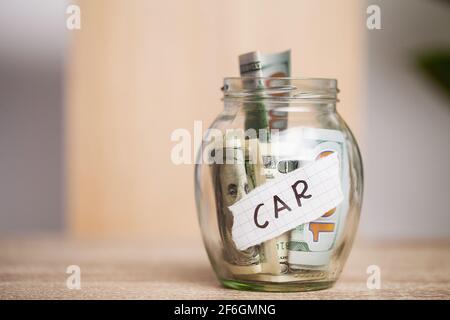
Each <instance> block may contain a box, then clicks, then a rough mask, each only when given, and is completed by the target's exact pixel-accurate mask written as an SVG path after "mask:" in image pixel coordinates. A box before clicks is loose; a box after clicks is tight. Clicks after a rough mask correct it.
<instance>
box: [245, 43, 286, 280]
mask: <svg viewBox="0 0 450 320" xmlns="http://www.w3.org/2000/svg"><path fill="white" fill-rule="evenodd" d="M239 69H240V73H241V76H242V77H246V78H245V79H244V80H243V81H244V82H243V85H244V88H245V89H247V90H252V89H258V88H264V87H267V86H270V84H269V83H264V82H263V81H264V80H263V79H258V77H288V76H290V50H288V51H285V52H280V53H274V54H263V53H260V52H259V51H254V52H249V53H246V54H242V55H240V56H239ZM244 109H245V111H246V119H245V128H246V130H247V129H255V130H260V129H265V130H267V129H271V128H276V129H285V128H286V127H287V120H286V115H285V113H279V114H275V113H274V112H275V111H274V110H270V111H269V117H268V113H267V108H266V106H265V103H264V101H263V100H262V99H261V101H260V102H258V101H257V100H256V101H255V102H251V103H245V104H244ZM269 119H270V122H269ZM277 121H278V122H277ZM258 136H259V135H258ZM266 137H267V139H261V138H262V137H261V136H259V140H260V141H261V143H270V135H268V136H266ZM259 149H260V145H259V146H258V151H257V152H258V154H259V156H258V161H260V162H262V163H263V166H262V167H261V165H259V166H258V169H257V170H259V171H258V173H259V172H260V170H261V169H262V171H263V175H261V174H260V173H259V174H258V179H257V178H256V176H255V172H256V170H255V168H256V166H255V165H250V164H249V161H248V154H247V157H246V169H247V180H248V181H249V182H250V183H249V186H250V187H251V189H253V188H256V187H257V186H259V185H261V184H263V183H265V181H266V179H273V178H275V177H277V176H278V175H279V172H278V171H277V169H276V163H273V162H272V160H273V161H275V160H276V159H275V157H274V156H272V155H264V156H263V157H262V156H261V153H260V152H259ZM274 166H275V167H274ZM261 177H265V179H262V178H261ZM257 180H259V181H257ZM288 241H289V235H288V233H285V234H282V235H280V236H278V237H276V238H274V239H271V240H268V241H266V242H264V243H263V244H261V250H260V254H261V264H262V272H263V273H270V274H283V273H286V272H287V271H288V264H287V253H288V252H287V244H288Z"/></svg>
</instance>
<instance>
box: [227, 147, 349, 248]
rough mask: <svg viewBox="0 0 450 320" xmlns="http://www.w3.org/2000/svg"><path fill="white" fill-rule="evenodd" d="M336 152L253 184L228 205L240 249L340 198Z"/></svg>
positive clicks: (316, 213)
mask: <svg viewBox="0 0 450 320" xmlns="http://www.w3.org/2000/svg"><path fill="white" fill-rule="evenodd" d="M340 181H341V180H340V175H339V159H338V156H337V154H332V155H330V156H328V157H324V158H321V159H319V160H317V161H315V162H313V163H311V164H309V165H306V166H305V167H303V168H300V169H297V170H295V171H292V172H290V173H288V174H285V175H283V176H280V177H279V178H276V179H274V180H272V181H269V182H267V183H265V184H264V185H262V186H260V187H257V188H255V189H254V190H253V191H252V192H250V193H249V194H248V195H246V196H245V197H244V198H242V199H241V200H239V201H238V202H236V203H235V204H233V205H232V206H230V207H229V209H230V210H231V212H232V213H233V217H234V222H233V228H232V236H233V241H234V242H235V244H236V247H237V248H238V249H239V250H245V249H247V248H248V247H251V246H254V245H257V244H259V243H261V242H264V241H266V240H269V239H272V238H275V237H277V236H279V235H280V234H282V233H284V232H286V231H288V230H291V229H293V228H295V227H297V226H298V225H301V224H304V223H307V222H311V221H314V220H316V219H318V218H320V217H321V216H322V215H323V214H325V213H326V212H327V211H329V210H331V209H333V208H335V207H337V206H338V205H339V203H340V202H341V201H342V200H343V194H342V190H341V182H340Z"/></svg>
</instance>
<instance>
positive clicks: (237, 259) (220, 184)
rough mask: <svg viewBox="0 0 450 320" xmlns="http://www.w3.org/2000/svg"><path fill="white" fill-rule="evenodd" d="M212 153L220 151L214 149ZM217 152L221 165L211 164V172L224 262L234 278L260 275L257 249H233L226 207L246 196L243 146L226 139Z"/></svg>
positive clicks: (246, 186)
mask: <svg viewBox="0 0 450 320" xmlns="http://www.w3.org/2000/svg"><path fill="white" fill-rule="evenodd" d="M215 152H219V150H218V149H216V151H215ZM220 152H221V153H222V154H223V162H222V163H214V164H213V165H212V168H213V180H214V185H215V187H214V190H215V198H216V206H217V215H218V223H219V232H220V236H221V238H222V241H223V246H224V247H223V250H224V253H223V254H224V258H225V260H226V261H227V262H228V267H229V269H230V271H231V272H232V273H234V274H248V273H258V272H261V264H260V257H259V250H258V247H257V246H254V247H250V248H248V249H246V250H243V251H240V250H238V249H237V248H236V246H235V244H234V241H233V240H232V236H231V228H232V226H233V214H232V213H231V211H230V210H229V209H228V207H229V206H231V205H232V204H234V203H235V202H236V201H239V200H240V199H241V198H242V197H243V196H244V195H245V194H247V193H248V182H247V176H246V172H245V162H244V150H243V142H242V141H241V140H239V139H228V140H226V146H225V147H223V148H222V149H221V150H220Z"/></svg>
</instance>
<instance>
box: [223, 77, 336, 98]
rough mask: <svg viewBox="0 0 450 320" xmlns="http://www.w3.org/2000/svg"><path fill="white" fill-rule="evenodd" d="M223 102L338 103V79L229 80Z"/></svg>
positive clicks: (224, 91)
mask: <svg viewBox="0 0 450 320" xmlns="http://www.w3.org/2000/svg"><path fill="white" fill-rule="evenodd" d="M222 91H223V98H224V100H228V99H241V100H245V101H253V100H255V99H256V100H258V101H260V100H261V99H263V100H275V101H295V102H308V103H324V102H326V103H330V102H337V101H338V100H337V94H338V93H339V89H338V88H337V80H336V79H327V78H288V77H226V78H224V86H223V87H222Z"/></svg>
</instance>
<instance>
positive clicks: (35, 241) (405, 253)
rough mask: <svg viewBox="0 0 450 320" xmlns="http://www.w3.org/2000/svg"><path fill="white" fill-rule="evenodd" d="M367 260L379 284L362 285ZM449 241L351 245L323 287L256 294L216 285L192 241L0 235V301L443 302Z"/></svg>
mask: <svg viewBox="0 0 450 320" xmlns="http://www.w3.org/2000/svg"><path fill="white" fill-rule="evenodd" d="M69 265H79V266H80V267H81V289H80V290H70V289H67V287H66V279H67V277H68V276H69V275H68V274H66V268H67V267H68V266H69ZM369 265H378V266H379V267H380V268H381V289H379V290H376V289H375V290H374V289H372V290H369V289H368V288H367V286H366V281H367V277H368V275H367V274H366V270H367V267H368V266H369ZM449 298H450V241H433V242H418V241H402V242H395V243H394V242H383V243H377V244H373V243H362V242H358V241H357V242H356V244H355V246H354V249H353V251H352V253H351V255H350V258H349V260H348V262H347V264H346V267H345V269H344V272H343V274H342V276H341V278H340V280H339V281H338V283H337V284H336V285H335V286H334V287H333V288H331V289H328V290H322V291H315V292H305V293H264V292H247V291H237V290H231V289H225V288H223V287H221V286H220V285H219V283H218V282H217V280H216V279H215V276H214V274H213V272H212V269H211V267H210V265H209V262H208V259H207V257H206V254H205V251H204V249H203V245H202V243H201V241H200V240H199V239H197V240H192V241H183V242H181V243H180V242H178V243H175V242H172V243H171V242H166V241H151V240H148V239H147V240H142V241H117V240H116V241H105V240H103V241H99V240H95V241H94V240H91V241H88V240H74V239H68V238H65V237H59V236H40V237H7V238H2V239H0V299H449Z"/></svg>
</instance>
